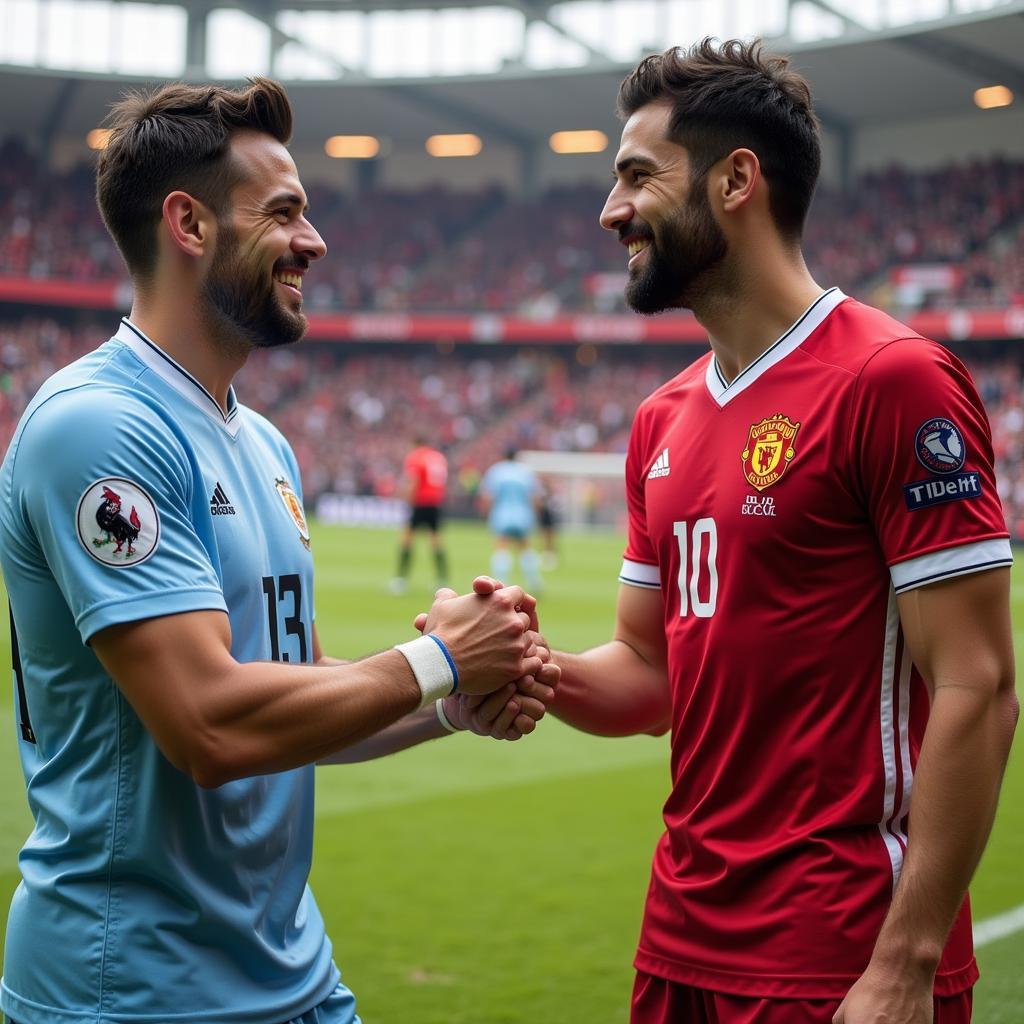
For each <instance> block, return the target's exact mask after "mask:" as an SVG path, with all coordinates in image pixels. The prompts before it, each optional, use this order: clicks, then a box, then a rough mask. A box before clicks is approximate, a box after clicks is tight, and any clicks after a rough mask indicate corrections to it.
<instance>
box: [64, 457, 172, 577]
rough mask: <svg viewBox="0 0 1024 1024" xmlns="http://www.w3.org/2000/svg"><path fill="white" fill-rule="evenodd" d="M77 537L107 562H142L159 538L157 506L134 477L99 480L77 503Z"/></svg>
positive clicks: (123, 565) (120, 564) (125, 564)
mask: <svg viewBox="0 0 1024 1024" xmlns="http://www.w3.org/2000/svg"><path fill="white" fill-rule="evenodd" d="M78 539H79V540H80V541H81V542H82V547H84V548H85V550H86V551H88V552H89V554H90V555H92V557H93V558H95V559H96V561H97V562H102V563H103V564H104V565H110V566H113V567H115V568H118V569H123V568H127V567H128V566H132V565H140V564H141V563H142V562H144V561H146V559H147V558H149V557H150V555H152V554H153V552H154V551H156V547H157V542H158V541H159V539H160V517H159V516H158V515H157V511H156V505H155V504H154V503H153V499H152V498H151V497H150V496H149V495H148V494H147V493H146V491H145V490H144V489H143V488H142V487H140V486H139V485H138V484H136V483H133V482H132V481H131V480H125V479H123V478H121V477H107V478H106V479H104V480H97V481H96V482H95V483H93V484H90V485H89V487H87V488H86V490H85V493H84V494H83V495H82V497H81V498H80V499H79V502H78Z"/></svg>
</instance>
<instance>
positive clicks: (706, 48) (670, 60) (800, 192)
mask: <svg viewBox="0 0 1024 1024" xmlns="http://www.w3.org/2000/svg"><path fill="white" fill-rule="evenodd" d="M658 100H669V101H670V102H671V104H672V117H671V120H670V121H669V138H670V139H671V140H672V141H673V142H675V143H677V144H678V145H680V146H683V147H685V149H686V151H687V153H688V154H689V156H690V161H691V170H692V174H693V178H694V181H696V182H699V181H701V180H702V179H703V178H704V176H705V175H706V174H707V172H708V171H709V170H710V169H711V167H712V166H713V165H714V164H716V163H717V162H718V161H719V160H721V159H722V158H723V157H725V156H728V155H729V154H730V153H731V152H732V151H733V150H734V149H749V150H752V151H753V152H754V153H755V154H757V159H758V161H759V162H760V164H761V172H762V174H763V175H764V177H765V180H766V181H767V182H768V200H769V208H770V210H771V214H772V218H773V220H774V221H775V224H776V227H777V228H778V230H779V233H780V234H781V235H783V236H784V237H786V238H788V239H793V240H796V239H799V237H800V235H801V233H802V232H803V226H804V221H805V220H806V218H807V210H808V208H809V207H810V205H811V198H812V197H813V195H814V186H815V184H816V183H817V181H818V174H819V172H820V170H821V141H820V137H819V136H820V129H819V125H818V119H817V117H816V116H815V113H814V108H813V106H812V104H811V90H810V87H809V86H808V84H807V82H806V80H805V79H804V78H803V77H802V76H801V75H799V74H798V73H797V72H796V71H794V70H793V69H792V68H791V67H790V66H789V60H788V59H787V58H786V57H781V56H779V55H777V54H773V53H764V52H763V50H762V44H761V41H760V40H754V41H753V42H749V43H745V42H742V41H741V40H739V39H729V40H727V41H726V42H724V43H716V42H715V41H714V40H713V39H710V38H706V39H703V40H702V41H701V42H699V43H697V44H695V45H694V46H692V47H691V48H690V49H688V50H687V49H683V48H681V47H672V48H671V49H668V50H666V51H665V52H664V53H660V54H653V55H652V56H650V57H645V58H644V60H642V61H641V62H640V64H639V65H638V66H637V68H636V69H635V70H634V71H633V72H632V73H631V74H630V75H629V77H628V78H626V79H625V81H623V83H622V85H621V86H620V87H619V99H618V113H619V117H621V118H622V119H623V120H626V119H628V118H629V117H630V116H631V115H632V114H634V113H636V111H637V110H639V109H640V108H641V107H645V106H647V104H649V103H654V102H656V101H658Z"/></svg>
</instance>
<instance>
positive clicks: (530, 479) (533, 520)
mask: <svg viewBox="0 0 1024 1024" xmlns="http://www.w3.org/2000/svg"><path fill="white" fill-rule="evenodd" d="M518 454H519V453H518V452H517V451H516V449H515V448H509V449H508V450H507V451H506V452H505V458H504V459H503V460H502V461H501V462H496V463H495V464H494V465H493V466H491V467H490V469H488V470H487V472H486V473H484V475H483V479H482V480H481V481H480V502H481V505H482V506H483V510H484V511H485V512H486V513H487V527H488V529H489V530H490V531H491V533H493V534H494V552H493V554H492V555H491V572H492V573H493V574H494V575H495V576H496V577H497V578H498V579H508V576H509V573H510V572H511V571H512V550H511V549H512V548H514V549H515V550H516V552H517V553H518V555H519V568H520V570H521V571H522V574H523V579H524V580H525V581H526V585H527V586H528V587H529V588H530V589H531V590H534V591H538V590H540V582H541V581H540V557H539V556H538V554H537V552H536V551H534V550H533V548H532V547H530V534H531V533H533V531H534V528H535V527H536V524H537V508H538V506H539V504H540V501H541V494H542V492H541V486H540V481H539V480H538V479H537V474H536V473H534V471H533V470H532V469H531V468H530V467H529V466H527V465H526V464H525V463H523V462H518V461H517V460H516V456H517V455H518Z"/></svg>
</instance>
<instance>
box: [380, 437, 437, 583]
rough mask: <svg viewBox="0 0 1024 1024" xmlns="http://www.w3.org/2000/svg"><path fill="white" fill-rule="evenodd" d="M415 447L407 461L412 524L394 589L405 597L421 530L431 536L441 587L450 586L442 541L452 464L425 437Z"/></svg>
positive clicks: (400, 555) (404, 536)
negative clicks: (417, 537) (414, 551)
mask: <svg viewBox="0 0 1024 1024" xmlns="http://www.w3.org/2000/svg"><path fill="white" fill-rule="evenodd" d="M413 443H414V444H415V447H414V448H413V450H412V451H411V452H409V454H408V455H407V456H406V458H405V486H406V494H405V496H406V500H407V501H408V502H409V522H408V524H407V525H406V527H405V530H404V531H403V532H402V539H401V541H400V544H399V548H398V575H397V576H395V578H394V579H393V580H392V581H391V586H390V589H391V592H392V593H393V594H404V593H405V591H406V590H407V589H408V586H409V569H410V568H411V566H412V542H413V536H414V535H415V533H416V531H417V530H426V531H427V532H428V533H429V534H430V547H431V550H432V551H433V552H434V568H435V570H436V573H437V585H438V587H444V586H446V585H447V583H448V558H447V555H446V554H445V549H444V541H443V539H442V537H441V517H442V506H443V505H444V497H445V490H446V488H447V485H448V460H447V459H446V458H445V457H444V454H443V453H442V452H439V451H438V450H437V449H436V448H432V447H430V445H428V444H427V439H426V438H425V437H424V436H422V435H417V437H416V438H415V439H414V442H413Z"/></svg>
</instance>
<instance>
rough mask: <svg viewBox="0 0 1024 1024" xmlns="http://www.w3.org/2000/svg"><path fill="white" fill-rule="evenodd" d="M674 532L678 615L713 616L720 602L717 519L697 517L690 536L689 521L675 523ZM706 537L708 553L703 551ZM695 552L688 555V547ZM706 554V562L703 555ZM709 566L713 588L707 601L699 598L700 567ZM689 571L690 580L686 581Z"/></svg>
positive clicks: (709, 591)
mask: <svg viewBox="0 0 1024 1024" xmlns="http://www.w3.org/2000/svg"><path fill="white" fill-rule="evenodd" d="M672 532H673V533H674V534H675V535H676V540H678V542H679V614H680V616H683V615H689V614H690V610H691V609H692V611H693V614H694V615H696V616H697V618H699V619H710V618H711V616H712V615H714V614H715V606H716V605H717V604H718V564H717V560H718V528H717V527H716V526H715V521H714V519H710V518H709V519H698V520H697V522H695V523H694V524H693V536H692V538H688V536H687V524H686V523H673V524H672ZM705 537H707V539H708V542H707V553H706V554H705V553H704V538H705ZM688 546H689V547H692V554H690V555H689V557H688V556H687V547H688ZM702 555H704V558H703V561H702V559H701V556H702ZM704 565H706V566H707V572H708V579H709V581H710V587H709V588H708V597H707V600H706V601H702V600H701V599H700V591H699V584H700V580H701V569H702V568H703V566H704ZM687 574H689V582H687Z"/></svg>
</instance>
